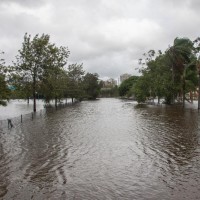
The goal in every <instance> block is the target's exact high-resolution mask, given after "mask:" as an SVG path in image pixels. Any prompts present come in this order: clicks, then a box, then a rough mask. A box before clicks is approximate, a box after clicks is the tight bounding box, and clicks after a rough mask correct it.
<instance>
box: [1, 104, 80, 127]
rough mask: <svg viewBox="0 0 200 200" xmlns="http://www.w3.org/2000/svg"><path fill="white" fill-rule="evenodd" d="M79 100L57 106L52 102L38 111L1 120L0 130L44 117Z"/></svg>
mask: <svg viewBox="0 0 200 200" xmlns="http://www.w3.org/2000/svg"><path fill="white" fill-rule="evenodd" d="M77 102H78V101H74V102H66V103H60V104H58V105H57V106H53V105H51V104H49V105H44V109H41V110H39V111H37V112H31V113H27V114H21V115H19V116H17V117H12V118H9V119H4V120H0V130H3V129H6V128H7V129H10V128H14V127H16V126H18V125H20V124H22V123H26V122H27V121H31V120H34V119H37V118H40V117H44V116H45V115H46V114H47V113H49V112H55V111H57V110H60V109H62V108H66V107H67V106H70V105H73V104H76V103H77Z"/></svg>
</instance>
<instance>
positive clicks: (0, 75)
mask: <svg viewBox="0 0 200 200" xmlns="http://www.w3.org/2000/svg"><path fill="white" fill-rule="evenodd" d="M0 54H3V52H1V53H0ZM6 73H7V68H6V67H5V62H4V59H0V105H2V106H6V105H7V101H6V100H8V99H9V96H10V91H9V89H8V86H7V83H6V81H5V75H6Z"/></svg>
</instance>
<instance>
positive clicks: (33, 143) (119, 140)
mask: <svg viewBox="0 0 200 200" xmlns="http://www.w3.org/2000/svg"><path fill="white" fill-rule="evenodd" d="M199 141H200V115H199V114H198V113H197V111H196V110H194V109H185V110H183V109H181V108H174V107H164V106H163V107H161V106H148V107H145V106H138V105H137V104H134V103H132V102H128V101H122V100H119V99H101V100H97V101H88V102H81V103H79V104H75V105H73V106H70V107H67V108H64V109H61V110H58V111H57V112H54V113H47V115H46V116H45V117H41V118H39V119H35V120H33V121H29V122H27V123H26V124H22V125H20V126H17V127H15V129H12V130H10V131H7V132H5V131H4V132H1V133H0V199H5V200H10V199H15V200H17V199H19V200H22V199H25V200H27V199H39V200H40V199H41V200H44V199H52V200H54V199H81V200H82V199H91V200H95V199H99V200H106V199H122V200H124V199H125V200H126V199H127V200H128V199H142V200H143V199H144V200H146V199H152V200H155V199H158V200H160V199H162V200H163V199H164V200H165V199H166V200H168V199H176V200H179V199H180V200H182V199H190V200H193V199H200V145H199Z"/></svg>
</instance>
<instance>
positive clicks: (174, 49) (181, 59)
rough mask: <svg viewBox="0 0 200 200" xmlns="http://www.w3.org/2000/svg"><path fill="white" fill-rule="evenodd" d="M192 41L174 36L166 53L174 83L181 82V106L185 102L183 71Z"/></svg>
mask: <svg viewBox="0 0 200 200" xmlns="http://www.w3.org/2000/svg"><path fill="white" fill-rule="evenodd" d="M192 49H193V43H192V41H191V40H190V39H188V38H175V40H174V44H173V46H171V47H170V48H169V49H168V50H167V51H166V54H167V56H168V58H169V61H170V63H171V66H170V67H171V69H172V79H173V82H174V84H179V83H181V88H180V89H181V90H182V95H183V106H184V104H185V87H186V86H185V84H186V82H185V71H186V68H187V66H188V64H189V63H190V61H191V55H192Z"/></svg>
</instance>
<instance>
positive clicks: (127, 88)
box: [118, 76, 139, 97]
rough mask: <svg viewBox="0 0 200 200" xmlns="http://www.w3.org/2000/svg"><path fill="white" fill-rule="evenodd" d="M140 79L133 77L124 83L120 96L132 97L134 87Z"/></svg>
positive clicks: (120, 88)
mask: <svg viewBox="0 0 200 200" xmlns="http://www.w3.org/2000/svg"><path fill="white" fill-rule="evenodd" d="M138 78H139V77H138V76H131V77H130V78H128V79H127V80H125V81H123V82H122V83H121V85H120V86H119V88H118V89H119V95H120V96H126V97H131V96H132V95H133V88H134V85H135V83H136V82H137V80H138Z"/></svg>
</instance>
